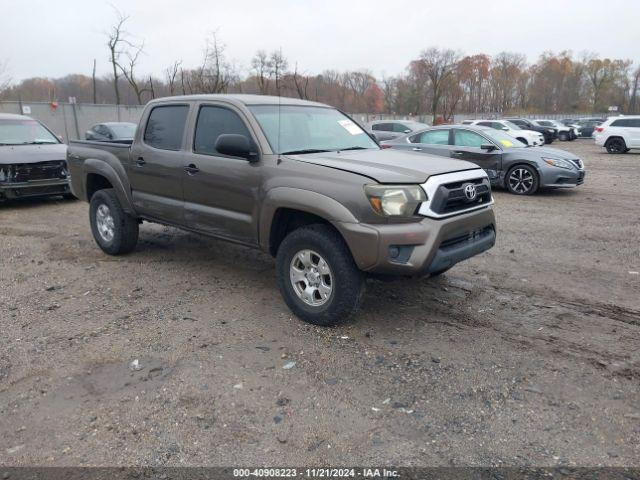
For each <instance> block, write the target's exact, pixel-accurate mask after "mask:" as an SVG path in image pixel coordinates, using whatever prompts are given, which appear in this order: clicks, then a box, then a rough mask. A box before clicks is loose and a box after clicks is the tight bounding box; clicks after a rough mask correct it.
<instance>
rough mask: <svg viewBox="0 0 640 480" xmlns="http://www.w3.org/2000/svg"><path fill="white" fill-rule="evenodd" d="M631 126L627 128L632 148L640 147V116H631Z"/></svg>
mask: <svg viewBox="0 0 640 480" xmlns="http://www.w3.org/2000/svg"><path fill="white" fill-rule="evenodd" d="M628 122H629V126H628V127H626V128H625V130H626V131H627V135H628V137H629V140H630V142H629V145H627V146H628V147H631V148H639V147H640V118H629V119H628Z"/></svg>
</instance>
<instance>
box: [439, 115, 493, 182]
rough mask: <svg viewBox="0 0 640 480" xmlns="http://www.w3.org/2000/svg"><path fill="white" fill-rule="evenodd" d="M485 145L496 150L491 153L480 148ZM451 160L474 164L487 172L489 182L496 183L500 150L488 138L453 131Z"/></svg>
mask: <svg viewBox="0 0 640 480" xmlns="http://www.w3.org/2000/svg"><path fill="white" fill-rule="evenodd" d="M486 144H491V145H493V146H495V147H496V148H495V149H494V150H491V151H489V150H483V149H482V148H480V147H481V146H482V145H486ZM451 158H455V159H458V160H467V161H469V162H472V163H475V164H476V165H478V166H479V167H481V168H483V169H484V170H485V171H486V172H487V175H489V179H491V181H496V180H497V179H498V178H499V174H500V171H501V170H502V150H501V149H500V148H499V147H498V146H497V145H496V144H495V143H494V142H492V141H491V140H489V139H488V138H485V137H483V136H482V135H480V134H479V133H477V132H474V131H471V130H466V129H464V128H454V129H453V147H452V148H451Z"/></svg>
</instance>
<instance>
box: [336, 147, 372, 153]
mask: <svg viewBox="0 0 640 480" xmlns="http://www.w3.org/2000/svg"><path fill="white" fill-rule="evenodd" d="M346 150H368V149H367V147H347V148H340V149H339V150H338V151H339V152H344V151H346Z"/></svg>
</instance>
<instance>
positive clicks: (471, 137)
mask: <svg viewBox="0 0 640 480" xmlns="http://www.w3.org/2000/svg"><path fill="white" fill-rule="evenodd" d="M484 123H486V122H479V123H475V124H462V125H441V126H438V127H430V128H427V129H424V130H421V131H419V132H412V133H410V134H406V135H403V136H401V137H398V138H396V139H394V140H390V141H386V142H382V146H383V147H384V148H393V149H398V150H410V151H413V152H419V153H423V154H428V155H437V156H440V157H448V158H454V159H459V160H467V161H469V162H472V163H474V164H476V165H478V166H480V167H482V168H483V169H484V171H485V172H487V175H488V177H489V180H490V182H491V185H492V186H494V187H503V188H506V189H507V190H508V191H509V192H511V193H513V194H516V195H532V194H534V193H536V192H537V191H538V189H540V188H569V187H576V186H578V185H581V184H582V183H583V182H584V178H585V168H584V164H583V162H582V160H581V159H579V158H578V157H576V156H575V155H574V154H572V153H569V152H566V151H564V150H559V149H556V148H549V147H535V148H533V147H532V146H531V145H527V144H525V143H523V142H521V141H519V140H518V139H516V138H514V137H513V136H512V135H511V134H510V132H509V131H508V130H504V129H502V128H496V127H495V126H493V125H485V124H484Z"/></svg>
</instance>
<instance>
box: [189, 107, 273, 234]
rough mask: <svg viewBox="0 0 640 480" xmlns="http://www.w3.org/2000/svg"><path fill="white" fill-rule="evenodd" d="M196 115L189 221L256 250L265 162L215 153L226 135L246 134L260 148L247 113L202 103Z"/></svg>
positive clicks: (202, 228)
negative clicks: (259, 199)
mask: <svg viewBox="0 0 640 480" xmlns="http://www.w3.org/2000/svg"><path fill="white" fill-rule="evenodd" d="M196 114H197V117H196V120H195V126H194V128H193V130H194V138H193V139H192V141H191V142H190V143H191V144H190V146H189V148H190V150H191V152H190V153H189V154H188V155H187V158H185V159H184V172H183V178H184V181H183V185H184V201H185V210H184V211H185V213H184V216H185V222H186V224H187V225H189V227H191V228H195V229H197V230H200V231H203V232H206V233H209V234H212V235H216V236H221V237H226V238H229V239H231V240H235V241H237V242H241V243H245V244H250V245H255V244H256V243H257V215H258V213H257V206H258V199H257V197H258V194H259V188H260V178H261V169H262V166H261V162H255V163H251V162H249V161H248V160H246V159H244V158H237V157H229V156H226V155H222V154H220V153H218V151H216V148H215V144H216V141H217V139H218V137H219V136H220V135H222V134H238V135H245V136H246V137H248V138H249V139H250V141H253V142H254V144H256V145H257V141H256V139H255V136H254V135H253V133H252V131H251V128H250V127H249V126H248V122H247V119H246V117H245V116H244V113H243V112H242V111H240V110H236V109H235V108H233V107H232V106H230V105H227V104H218V103H213V102H211V103H210V102H206V103H202V104H200V105H199V106H198V108H197V112H196ZM256 148H257V147H256Z"/></svg>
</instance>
